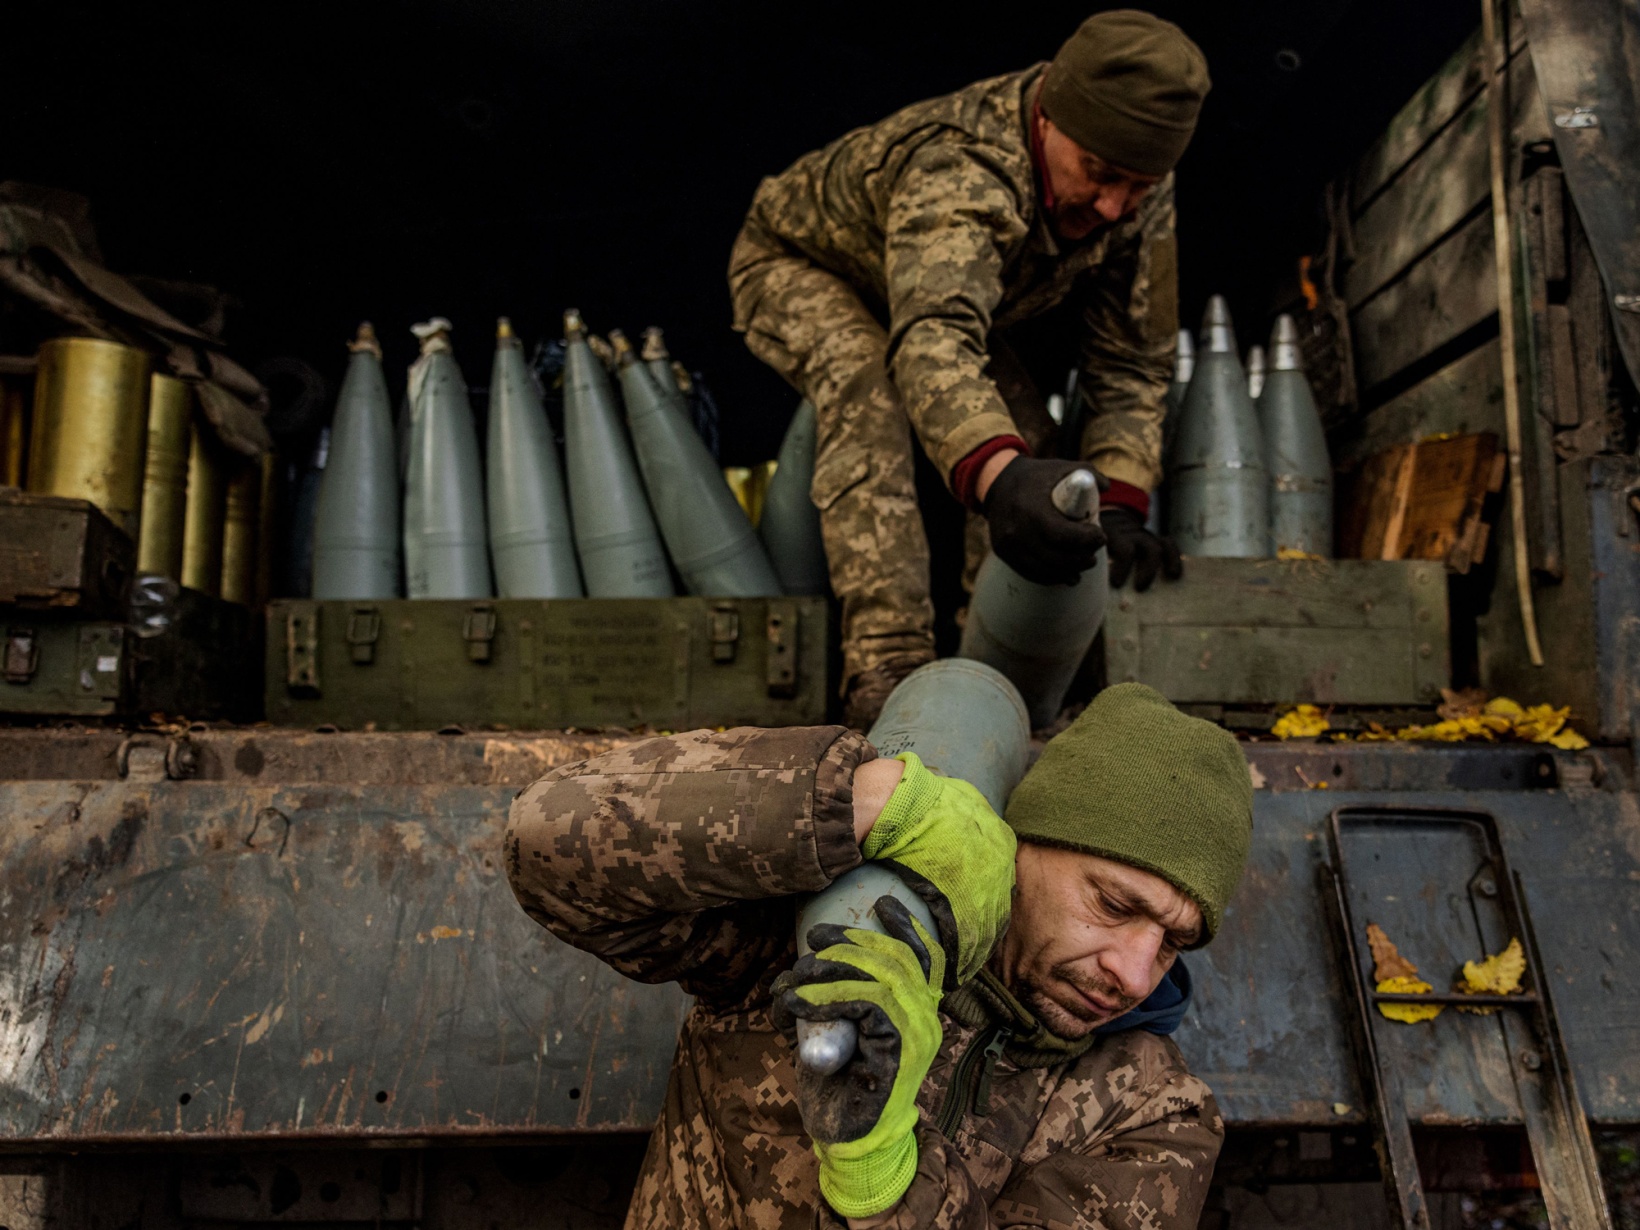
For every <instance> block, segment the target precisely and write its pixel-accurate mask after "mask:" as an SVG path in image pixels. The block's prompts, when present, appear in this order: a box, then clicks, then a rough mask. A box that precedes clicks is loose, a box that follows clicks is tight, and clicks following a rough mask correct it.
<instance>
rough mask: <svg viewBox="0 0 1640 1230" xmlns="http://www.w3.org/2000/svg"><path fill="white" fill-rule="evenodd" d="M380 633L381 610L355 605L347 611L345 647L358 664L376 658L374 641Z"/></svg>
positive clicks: (362, 664)
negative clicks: (349, 611)
mask: <svg viewBox="0 0 1640 1230" xmlns="http://www.w3.org/2000/svg"><path fill="white" fill-rule="evenodd" d="M381 634H382V617H381V612H380V611H378V610H377V609H376V608H375V607H373V606H356V607H354V608H353V610H352V612H351V613H349V615H348V617H347V647H348V651H349V652H350V653H351V654H352V655H353V660H354V661H355V662H357V663H358V664H359V665H360V666H367V665H369V664H370V663H372V662H374V661H375V660H376V641H377V639H378V638H380V636H381Z"/></svg>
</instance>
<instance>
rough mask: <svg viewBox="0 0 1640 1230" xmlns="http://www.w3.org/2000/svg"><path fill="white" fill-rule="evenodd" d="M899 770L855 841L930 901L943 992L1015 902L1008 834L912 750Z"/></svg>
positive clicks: (987, 946) (978, 959) (990, 941)
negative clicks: (940, 954) (870, 821)
mask: <svg viewBox="0 0 1640 1230" xmlns="http://www.w3.org/2000/svg"><path fill="white" fill-rule="evenodd" d="M898 759H899V760H900V761H902V762H904V764H905V772H904V774H903V775H902V776H901V778H900V780H899V784H898V785H896V786H895V787H894V791H893V793H892V794H890V795H889V796H888V802H887V803H886V804H885V805H884V806H883V808H882V810H881V811H880V812H879V813H878V814H877V818H876V820H875V822H874V823H873V824H872V826H871V831H870V832H869V833H868V834H866V837H865V840H864V841H863V842H861V843H860V853H861V854H863V855H865V857H866V859H867V860H868V861H875V862H884V863H892V864H894V866H895V868H896V869H897V870H898V871H899V873H900V875H901V877H902V878H903V879H904V880H905V881H906V883H907V884H909V885H910V886H911V888H912V890H913V891H914V892H915V893H916V894H917V896H919V897H921V898H922V899H923V900H924V901H926V902H927V903H928V908H929V911H930V913H932V914H933V915H934V921H935V922H936V923H937V924H938V925H939V929H940V935H939V937H938V938H939V940H940V943H941V945H942V946H943V948H944V950H945V951H944V957H945V960H944V962H943V965H944V969H945V975H946V980H947V981H946V984H945V989H946V990H952V989H954V988H955V987H958V986H960V985H961V984H962V983H964V982H966V981H968V979H970V978H972V977H973V976H974V975H975V974H977V973H978V972H979V969H980V966H982V965H984V964H985V959H986V958H987V957H989V956H990V955H991V949H992V948H993V947H995V945H996V942H997V940H998V939H999V938H1000V937H1001V935H1002V931H1003V928H1004V927H1006V926H1007V925H1008V912H1009V910H1010V908H1011V907H1012V905H1013V891H1014V851H1015V850H1016V849H1017V842H1016V841H1015V840H1014V831H1013V830H1012V829H1011V828H1009V827H1008V826H1007V824H1005V823H1004V822H1003V820H1002V817H1001V816H999V815H997V814H996V812H994V811H992V810H991V805H990V804H989V803H987V802H986V801H985V796H984V795H982V794H981V793H980V792H979V791H978V790H976V789H974V787H972V786H970V785H969V784H968V783H967V782H964V781H958V780H957V779H955V778H950V777H939V776H937V775H935V774H934V773H931V772H929V770H928V769H927V768H925V767H924V766H923V763H922V761H921V760H919V759H917V757H916V755H915V754H914V753H912V752H906V753H905V754H904V755H902V756H900V757H898Z"/></svg>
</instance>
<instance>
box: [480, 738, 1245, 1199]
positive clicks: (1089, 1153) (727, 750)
mask: <svg viewBox="0 0 1640 1230" xmlns="http://www.w3.org/2000/svg"><path fill="white" fill-rule="evenodd" d="M874 756H875V752H874V751H873V750H872V748H871V745H870V744H869V743H867V742H866V741H865V739H864V738H862V737H861V736H860V735H858V734H855V733H853V732H851V731H847V730H845V729H843V728H841V727H837V726H819V727H792V728H787V729H782V730H754V729H748V728H742V729H736V730H730V731H726V732H722V733H715V732H712V731H696V732H693V733H690V734H682V735H673V736H666V737H663V738H657V739H649V740H645V741H643V742H640V743H636V744H631V745H628V746H626V747H622V748H618V749H616V750H614V751H611V752H606V753H605V754H603V755H601V756H598V757H596V758H594V759H592V760H587V761H582V762H580V763H578V764H572V765H567V766H565V767H563V768H560V769H557V770H554V771H553V772H552V773H551V774H549V775H548V776H547V777H545V778H543V779H542V780H541V781H539V782H537V783H536V784H535V785H533V786H531V787H530V788H529V789H528V790H526V791H524V793H523V794H521V795H520V796H519V798H518V800H517V801H516V802H515V803H514V804H513V808H512V815H511V819H510V823H509V825H508V829H507V836H506V862H507V871H508V876H509V877H510V879H511V882H512V885H513V891H514V892H515V893H516V894H517V896H518V900H519V902H520V904H521V905H522V906H523V907H524V909H525V911H526V912H527V913H528V914H529V915H530V916H531V917H532V918H534V919H535V920H536V921H537V922H539V923H541V924H542V925H543V926H545V927H547V928H548V929H549V930H550V931H552V933H553V934H554V935H556V936H558V937H559V938H560V939H562V940H564V941H566V942H567V943H570V944H573V945H575V946H576V947H577V948H581V949H584V950H585V951H587V952H591V953H594V954H596V955H597V956H598V957H600V958H602V959H603V960H604V961H606V962H607V963H608V964H610V965H611V966H613V967H614V968H615V969H617V970H619V971H620V972H622V973H623V974H626V975H627V976H628V977H631V978H636V979H639V980H641V981H645V982H662V981H676V982H678V983H680V984H681V985H682V986H683V988H684V989H685V990H687V991H689V992H690V993H692V994H693V995H695V996H696V997H697V999H696V1003H695V1005H694V1007H693V1008H692V1009H691V1010H690V1012H689V1014H688V1016H687V1018H686V1019H685V1021H684V1024H683V1030H682V1036H681V1038H680V1039H679V1044H678V1051H677V1056H676V1059H675V1060H674V1062H673V1067H672V1074H671V1080H670V1083H669V1085H668V1087H667V1092H666V1100H665V1104H664V1106H663V1107H662V1109H661V1115H660V1121H659V1123H658V1124H657V1126H656V1129H655V1133H654V1135H653V1136H652V1138H651V1140H650V1144H649V1153H648V1156H647V1157H646V1159H645V1161H644V1167H643V1173H642V1175H641V1177H640V1179H639V1182H638V1188H637V1192H636V1194H635V1195H634V1197H633V1202H632V1207H631V1209H630V1210H629V1212H628V1214H627V1226H628V1227H630V1228H636V1227H643V1228H645V1230H649V1228H652V1227H667V1228H673V1230H697V1228H698V1230H727V1228H728V1227H755V1228H756V1230H796V1228H797V1227H800V1226H813V1225H820V1226H825V1227H837V1226H840V1225H842V1224H843V1223H842V1221H841V1219H839V1218H838V1217H837V1216H836V1215H835V1214H834V1213H833V1212H832V1211H831V1209H830V1208H829V1207H828V1206H827V1205H826V1204H825V1203H824V1202H823V1201H822V1200H821V1198H820V1194H819V1186H818V1181H817V1170H816V1162H815V1159H814V1156H813V1154H812V1153H811V1152H810V1151H809V1147H808V1146H809V1142H808V1139H807V1138H806V1137H805V1136H804V1135H803V1128H802V1121H801V1117H800V1115H799V1113H798V1108H797V1104H796V1100H795V1098H794V1095H793V1092H792V1091H793V1089H794V1088H795V1072H794V1070H793V1066H792V1048H791V1046H790V1044H789V1043H788V1041H787V1039H786V1038H785V1037H784V1036H783V1035H782V1034H781V1033H780V1032H779V1031H778V1030H777V1029H776V1028H775V1027H774V1025H773V1024H772V1023H771V1021H770V1016H769V1005H770V995H769V985H770V983H771V982H772V981H773V979H774V977H775V975H776V974H778V973H780V972H781V971H782V970H785V969H788V968H790V967H791V964H792V962H793V961H794V960H795V957H796V952H795V945H794V942H793V930H794V925H795V910H794V902H793V897H792V894H794V893H810V892H815V891H818V890H820V889H822V888H825V887H826V885H827V884H829V883H830V882H831V880H832V879H833V878H834V877H836V876H837V875H839V874H840V873H842V872H843V871H845V870H847V869H848V868H850V867H852V866H855V865H856V864H858V863H859V861H860V850H859V847H858V846H857V845H856V844H855V841H854V825H853V799H852V782H853V777H854V770H855V768H856V767H857V766H858V765H860V764H861V763H863V762H865V761H867V760H870V759H872V758H873V757H874ZM941 1023H942V1024H943V1025H944V1027H945V1040H944V1043H943V1044H942V1045H941V1047H940V1051H939V1054H938V1056H937V1057H936V1059H935V1060H934V1064H933V1067H932V1068H931V1070H930V1071H929V1074H928V1077H927V1079H926V1080H925V1081H924V1082H923V1086H922V1089H921V1092H920V1094H919V1098H918V1103H919V1106H920V1108H921V1110H922V1112H923V1114H922V1122H921V1124H920V1126H919V1128H918V1139H917V1145H918V1154H919V1161H918V1168H917V1176H916V1178H915V1180H913V1182H912V1184H911V1187H910V1189H909V1190H908V1191H907V1193H906V1195H905V1197H904V1199H903V1200H902V1201H901V1202H900V1203H899V1204H898V1205H896V1206H895V1208H894V1210H892V1211H891V1216H890V1218H889V1220H888V1221H887V1222H886V1223H885V1224H886V1225H888V1226H892V1227H896V1228H904V1230H910V1228H911V1227H937V1228H939V1230H958V1228H962V1230H967V1228H969V1227H973V1228H974V1230H980V1228H982V1227H998V1226H1053V1227H1066V1228H1070V1227H1113V1228H1114V1227H1123V1228H1132V1230H1139V1228H1141V1227H1143V1228H1144V1230H1170V1228H1174V1227H1177V1228H1179V1230H1184V1228H1185V1227H1192V1226H1194V1225H1195V1224H1196V1220H1197V1217H1198V1215H1199V1213H1200V1211H1201V1206H1202V1202H1203V1200H1204V1199H1205V1197H1206V1193H1207V1185H1208V1181H1209V1178H1210V1177H1211V1174H1212V1169H1213V1162H1214V1159H1215V1157H1216V1156H1217V1154H1218V1149H1219V1144H1220V1141H1221V1139H1222V1136H1223V1129H1222V1126H1221V1124H1220V1120H1219V1116H1218V1112H1217V1109H1216V1107H1215V1105H1214V1102H1213V1097H1212V1094H1211V1093H1209V1092H1208V1090H1207V1088H1206V1086H1205V1085H1203V1084H1202V1083H1201V1082H1200V1081H1199V1080H1197V1079H1196V1078H1195V1077H1193V1076H1191V1074H1190V1073H1189V1071H1187V1070H1186V1068H1185V1065H1184V1061H1183V1060H1182V1059H1181V1057H1180V1055H1179V1052H1178V1050H1177V1049H1176V1048H1175V1047H1174V1045H1173V1043H1172V1042H1171V1041H1169V1040H1168V1039H1165V1038H1160V1037H1156V1036H1155V1035H1152V1034H1148V1033H1142V1032H1137V1031H1130V1032H1127V1033H1121V1034H1116V1035H1113V1036H1110V1037H1107V1038H1103V1039H1101V1040H1099V1041H1098V1042H1097V1043H1095V1045H1094V1046H1093V1047H1092V1049H1090V1050H1089V1051H1087V1052H1086V1053H1085V1054H1083V1055H1082V1056H1081V1057H1079V1058H1077V1059H1075V1060H1073V1061H1070V1062H1068V1063H1061V1064H1059V1065H1057V1066H1052V1067H1039V1066H1027V1065H1026V1064H1022V1063H1016V1062H1014V1061H1013V1060H1012V1059H1011V1058H1010V1056H1009V1055H1008V1054H1005V1055H1004V1056H1003V1057H1002V1058H1001V1059H1000V1060H997V1061H995V1063H994V1068H993V1072H992V1076H991V1080H990V1082H989V1089H988V1092H986V1093H985V1104H981V1102H980V1098H981V1095H982V1091H981V1090H980V1089H979V1088H978V1086H977V1084H976V1083H975V1082H974V1080H973V1079H972V1074H973V1073H974V1071H975V1070H976V1069H977V1068H978V1067H979V1065H978V1064H977V1063H975V1062H972V1061H970V1062H969V1063H968V1064H966V1065H963V1071H962V1078H961V1080H960V1081H959V1079H958V1067H959V1065H961V1064H962V1060H963V1058H964V1057H965V1056H968V1055H970V1053H972V1059H973V1060H978V1059H979V1057H980V1053H981V1051H982V1050H983V1048H984V1046H985V1044H986V1043H987V1041H988V1040H989V1039H990V1038H991V1037H992V1036H993V1035H994V1032H995V1031H994V1029H992V1028H990V1027H988V1026H987V1025H986V1024H983V1023H982V1024H978V1025H973V1024H965V1023H963V1022H961V1021H958V1020H957V1019H956V1018H954V1017H952V1016H950V1015H949V1014H948V1013H946V1012H945V1011H944V1010H943V1009H942V1011H941ZM954 1089H955V1095H953V1090H954ZM953 1096H955V1097H956V1098H957V1099H958V1100H957V1101H956V1102H955V1104H954V1105H951V1104H948V1098H951V1097H953ZM942 1129H943V1130H942Z"/></svg>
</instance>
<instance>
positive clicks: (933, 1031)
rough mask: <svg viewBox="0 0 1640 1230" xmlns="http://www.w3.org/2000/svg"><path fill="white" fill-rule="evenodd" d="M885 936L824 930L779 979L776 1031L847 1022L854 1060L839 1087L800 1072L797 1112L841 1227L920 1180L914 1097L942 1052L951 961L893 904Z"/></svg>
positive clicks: (888, 900) (880, 907)
mask: <svg viewBox="0 0 1640 1230" xmlns="http://www.w3.org/2000/svg"><path fill="white" fill-rule="evenodd" d="M875 909H876V914H877V919H878V921H879V922H880V923H881V924H882V926H883V930H884V931H885V932H886V934H878V933H877V932H875V931H864V930H860V929H858V928H854V927H849V928H843V927H840V926H838V925H836V924H835V923H822V924H820V925H819V926H816V927H813V928H811V929H810V931H809V937H808V938H809V945H810V947H811V948H812V949H813V950H814V951H813V952H812V953H811V954H810V955H809V956H806V957H804V958H803V959H802V960H800V961H798V963H797V964H796V966H794V967H793V968H792V969H790V970H788V971H787V972H786V973H784V974H782V975H780V977H779V978H777V979H776V980H775V984H774V993H775V1003H774V1015H775V1020H776V1021H777V1022H778V1023H779V1024H780V1025H782V1026H783V1027H785V1028H788V1029H789V1028H790V1027H791V1025H792V1024H793V1022H794V1021H795V1020H798V1019H801V1020H806V1021H835V1020H838V1019H840V1018H844V1017H846V1018H848V1019H849V1020H852V1021H854V1022H855V1024H856V1026H857V1028H858V1029H859V1031H860V1041H859V1046H858V1047H857V1048H856V1050H855V1053H854V1057H853V1058H852V1059H850V1060H849V1061H848V1063H846V1064H844V1065H843V1067H842V1069H841V1070H839V1071H838V1072H835V1073H833V1074H832V1075H830V1076H821V1075H818V1074H816V1073H814V1072H811V1071H810V1070H809V1069H807V1068H805V1067H803V1066H802V1065H801V1064H799V1065H798V1066H797V1104H798V1108H799V1110H801V1111H802V1114H803V1128H804V1130H805V1131H807V1132H808V1134H809V1136H810V1138H811V1139H812V1140H813V1141H814V1153H815V1156H816V1157H818V1158H819V1159H820V1194H821V1195H823V1196H824V1197H825V1198H826V1203H827V1204H829V1205H831V1207H832V1208H833V1209H835V1210H836V1211H837V1212H838V1213H839V1214H840V1215H841V1216H843V1217H871V1216H873V1215H874V1214H877V1213H881V1212H884V1211H885V1210H887V1209H890V1208H892V1207H893V1206H894V1204H895V1203H896V1202H897V1201H898V1200H899V1199H900V1197H901V1196H903V1195H905V1189H906V1188H908V1187H909V1186H911V1180H912V1178H913V1177H914V1176H915V1175H916V1173H917V1136H916V1130H917V1090H918V1089H919V1088H920V1087H921V1085H922V1083H923V1078H924V1077H925V1076H927V1075H928V1067H929V1065H930V1064H931V1063H933V1062H934V1055H935V1053H936V1052H938V1050H939V1049H940V1040H941V1038H942V1036H943V1033H942V1030H941V1028H940V1018H939V1011H938V1007H939V1002H940V984H941V983H942V982H943V980H944V976H945V955H944V953H943V952H942V951H941V950H940V946H939V945H938V944H937V943H936V942H935V941H934V938H933V937H932V936H931V935H929V934H928V932H926V931H924V930H923V928H922V926H921V924H919V923H918V922H917V920H916V919H914V918H912V917H911V914H910V912H909V911H908V910H907V909H906V908H905V906H904V905H903V904H902V903H901V902H899V901H897V900H895V899H894V898H893V897H882V898H879V899H878V901H877V905H876V907H875Z"/></svg>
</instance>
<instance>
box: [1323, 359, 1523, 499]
mask: <svg viewBox="0 0 1640 1230" xmlns="http://www.w3.org/2000/svg"><path fill="white" fill-rule="evenodd" d="M1473 431H1492V432H1497V433H1499V434H1500V435H1501V434H1502V432H1503V373H1502V372H1501V370H1500V369H1499V359H1498V343H1497V339H1495V338H1494V339H1493V340H1491V341H1489V342H1487V343H1486V344H1485V345H1483V346H1478V347H1476V348H1475V349H1474V350H1471V351H1470V352H1469V353H1468V354H1466V355H1464V356H1463V357H1462V358H1461V359H1457V360H1455V361H1454V362H1452V363H1448V364H1447V365H1446V366H1445V367H1443V368H1441V370H1440V371H1438V372H1436V373H1435V374H1434V375H1433V376H1429V377H1427V378H1425V379H1424V380H1420V381H1419V382H1418V383H1417V384H1415V385H1413V386H1412V387H1411V388H1410V389H1408V390H1407V391H1406V392H1404V393H1402V394H1401V395H1400V396H1398V397H1396V398H1395V399H1394V400H1393V401H1389V402H1386V403H1384V404H1383V405H1382V406H1379V407H1378V408H1377V409H1376V410H1373V411H1372V412H1371V413H1369V414H1365V415H1362V416H1361V417H1360V418H1358V419H1355V420H1354V421H1352V422H1350V423H1348V424H1346V425H1344V426H1343V427H1341V428H1339V430H1338V431H1337V432H1335V433H1334V435H1333V437H1332V439H1330V440H1329V441H1328V447H1329V448H1330V449H1331V450H1332V456H1333V461H1334V463H1335V464H1336V465H1337V466H1338V467H1339V468H1340V469H1353V468H1354V467H1356V466H1358V465H1360V464H1361V463H1362V462H1363V461H1365V460H1366V459H1367V458H1368V457H1373V456H1376V455H1377V454H1379V453H1382V452H1383V451H1384V450H1385V449H1389V448H1393V447H1394V446H1395V445H1397V444H1412V443H1415V442H1416V441H1418V440H1423V439H1426V438H1427V437H1429V436H1436V435H1445V434H1446V433H1448V432H1455V433H1458V434H1460V435H1461V434H1465V433H1468V432H1473Z"/></svg>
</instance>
